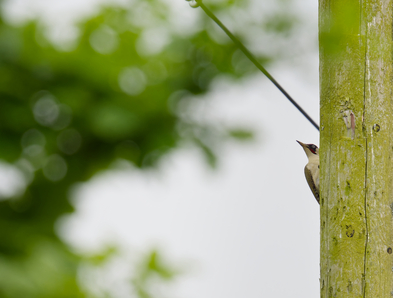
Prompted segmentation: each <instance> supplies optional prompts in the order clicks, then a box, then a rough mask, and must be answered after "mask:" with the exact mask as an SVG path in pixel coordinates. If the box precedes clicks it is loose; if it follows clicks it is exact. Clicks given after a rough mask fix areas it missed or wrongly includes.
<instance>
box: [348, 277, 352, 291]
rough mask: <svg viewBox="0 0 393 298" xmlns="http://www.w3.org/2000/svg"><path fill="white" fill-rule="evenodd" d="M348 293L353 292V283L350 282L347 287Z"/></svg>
mask: <svg viewBox="0 0 393 298" xmlns="http://www.w3.org/2000/svg"><path fill="white" fill-rule="evenodd" d="M347 289H348V293H351V292H352V282H351V281H350V280H348V285H347Z"/></svg>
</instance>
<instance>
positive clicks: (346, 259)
mask: <svg viewBox="0 0 393 298" xmlns="http://www.w3.org/2000/svg"><path fill="white" fill-rule="evenodd" d="M392 11H393V0H378V1H371V0H363V1H362V0H347V1H343V0H319V30H320V31H319V39H320V89H321V141H320V145H321V146H320V147H321V148H320V158H321V165H320V167H321V168H320V170H321V181H320V187H321V264H320V266H321V278H320V287H321V297H326V298H327V297H378V298H382V297H383V298H386V297H393V259H392V258H393V254H392V249H393V181H392V178H393V160H392V155H393V139H392V137H393V102H392V90H393V89H392V85H393V83H392V80H393V76H392V74H393V72H392V63H393V61H392V55H393V47H392V44H393V42H392V34H393V33H392V25H393V19H392V13H393V12H392Z"/></svg>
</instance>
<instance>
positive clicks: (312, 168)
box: [296, 141, 319, 203]
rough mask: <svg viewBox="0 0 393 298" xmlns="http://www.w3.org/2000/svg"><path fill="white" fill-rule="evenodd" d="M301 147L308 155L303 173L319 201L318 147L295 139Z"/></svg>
mask: <svg viewBox="0 0 393 298" xmlns="http://www.w3.org/2000/svg"><path fill="white" fill-rule="evenodd" d="M296 142H298V143H299V144H300V146H302V147H303V149H304V152H306V154H307V157H308V163H307V164H306V166H305V168H304V174H305V175H306V180H307V183H308V185H309V186H310V189H311V191H312V193H313V194H314V197H315V198H316V199H317V202H318V203H319V149H318V147H317V146H316V145H314V144H303V143H302V142H299V141H296Z"/></svg>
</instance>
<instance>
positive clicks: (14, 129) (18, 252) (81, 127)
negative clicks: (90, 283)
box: [0, 0, 289, 298]
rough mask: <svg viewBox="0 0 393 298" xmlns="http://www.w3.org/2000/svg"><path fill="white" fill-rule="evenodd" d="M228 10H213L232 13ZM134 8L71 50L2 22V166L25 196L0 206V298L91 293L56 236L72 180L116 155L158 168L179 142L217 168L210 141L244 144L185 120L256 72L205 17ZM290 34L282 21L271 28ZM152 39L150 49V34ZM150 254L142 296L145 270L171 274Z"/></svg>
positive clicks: (30, 28) (157, 5) (86, 25)
mask: <svg viewBox="0 0 393 298" xmlns="http://www.w3.org/2000/svg"><path fill="white" fill-rule="evenodd" d="M224 2H225V1H221V3H220V5H216V6H214V9H215V10H219V9H224V11H225V9H228V7H230V6H231V5H240V4H239V3H240V2H238V1H227V3H224ZM242 3H245V1H242ZM130 5H131V6H130V8H129V9H125V8H105V9H103V10H102V11H101V13H100V14H99V15H97V16H95V17H93V18H91V19H89V20H86V21H85V22H83V23H82V24H80V30H81V31H80V32H81V34H80V37H79V39H78V41H77V45H76V47H75V48H74V49H72V50H70V51H62V50H59V49H58V47H56V46H55V45H53V44H51V42H49V41H48V40H47V39H46V37H45V35H44V33H43V30H42V28H41V27H39V26H38V25H37V23H36V22H32V23H29V24H26V25H24V26H22V27H12V26H10V25H8V24H6V23H4V22H3V21H2V20H0V97H1V100H0V158H1V159H2V160H4V161H7V162H8V163H11V164H14V165H15V166H17V167H18V168H19V169H20V170H21V171H22V172H23V173H24V175H25V179H26V181H27V187H26V189H25V190H24V191H23V192H22V194H19V195H18V196H16V197H14V198H8V199H4V200H1V201H0V231H1V232H0V235H1V236H0V297H7V298H8V297H9V298H20V297H26V298H28V297H39V298H45V297H87V296H88V294H87V293H85V292H84V291H83V290H81V286H80V284H79V281H78V278H77V270H78V264H79V263H80V261H81V260H82V259H83V257H82V256H78V255H76V254H75V253H73V252H71V251H70V250H69V248H68V247H67V246H66V245H65V244H64V243H62V241H61V240H60V239H59V237H58V235H57V234H56V233H55V231H54V224H55V222H56V220H57V219H58V218H59V217H60V216H62V215H64V214H66V213H70V212H72V211H73V208H72V206H71V205H70V203H69V201H68V196H69V195H68V191H69V188H70V186H71V185H73V184H74V183H76V182H81V181H86V180H88V179H89V178H91V177H92V176H93V175H94V174H95V173H97V172H98V171H101V170H105V169H107V168H108V167H109V166H110V165H111V164H112V163H113V162H114V161H116V160H117V159H125V160H127V161H129V162H130V163H132V164H134V165H135V166H137V167H139V168H145V167H152V166H155V165H156V163H157V161H158V160H159V159H160V158H161V157H162V156H163V155H165V153H167V152H169V151H170V150H172V149H174V148H176V147H177V146H178V145H179V142H180V141H182V140H185V139H186V140H189V141H190V142H193V143H194V144H195V145H196V146H199V147H200V148H201V150H202V151H203V152H204V153H205V155H206V157H207V160H208V162H209V163H210V164H211V165H215V162H216V153H215V148H214V144H212V143H211V140H214V141H215V142H217V140H219V139H220V138H223V139H224V138H225V137H228V136H229V137H233V138H237V139H240V140H242V139H249V138H251V137H252V134H251V133H250V132H249V131H245V130H243V129H241V128H231V129H228V130H227V131H226V132H225V133H221V134H220V133H218V132H217V131H220V130H216V129H215V127H211V126H206V125H205V124H202V123H198V122H196V121H193V120H192V117H188V116H189V115H191V114H192V113H193V111H192V109H190V108H189V107H190V106H191V105H190V104H189V103H192V102H193V101H195V100H205V99H198V98H197V97H195V95H202V94H205V93H206V92H207V91H208V89H209V86H210V85H211V83H212V80H213V79H214V78H215V77H216V76H217V75H220V74H226V75H231V76H233V77H238V78H240V77H242V76H244V75H245V74H249V73H250V72H253V71H255V70H254V69H253V68H252V66H251V64H249V63H247V61H246V62H244V57H243V56H242V55H240V54H239V52H238V51H237V49H236V48H235V46H234V45H233V44H232V43H230V42H228V43H224V44H222V43H221V44H219V43H218V42H217V41H215V40H214V39H213V38H212V37H211V34H209V31H208V29H207V28H209V27H211V23H210V20H208V19H207V18H206V17H202V18H201V20H202V21H201V23H200V29H199V30H196V31H195V32H193V33H190V34H188V35H187V34H176V33H175V32H172V31H171V28H170V26H168V25H167V24H168V19H167V17H168V15H169V14H168V13H167V11H168V7H166V5H165V4H164V2H161V1H159V0H149V1H145V0H140V1H134V2H132V4H130ZM142 6H143V9H144V10H143V9H141V7H142ZM190 9H191V8H190ZM136 11H139V12H141V11H142V12H143V11H144V12H145V13H146V14H147V15H146V16H144V15H142V16H141V15H139V16H138V15H137V14H136V13H135V12H136ZM195 13H201V12H200V11H199V12H198V11H195ZM144 17H146V20H147V21H146V20H145V22H142V19H143V18H144ZM153 24H154V26H153ZM149 26H150V27H152V26H153V27H156V28H160V29H163V30H164V31H165V32H166V34H165V40H164V41H165V43H164V45H163V46H162V47H161V48H159V49H155V48H151V47H152V45H150V44H149V35H148V33H149V31H147V29H148V28H147V27H149ZM288 26H289V23H288V22H287V20H286V19H280V20H278V21H277V22H276V21H272V22H270V23H269V24H268V26H267V27H268V28H267V29H268V30H270V31H271V30H278V31H281V30H284V29H285V30H286V29H288ZM283 27H284V28H283ZM145 39H147V41H148V42H147V43H146V42H145ZM150 39H151V40H150V41H153V42H154V35H153V37H150ZM144 42H145V43H144ZM149 45H150V46H149ZM259 58H260V60H262V61H265V62H267V61H269V60H270V58H269V57H259ZM221 131H222V130H221ZM157 258H158V257H157V253H153V254H152V255H151V256H150V259H149V261H148V262H147V264H148V266H145V269H143V270H142V271H141V272H142V273H141V274H142V275H141V277H140V278H139V279H137V280H135V281H134V285H135V287H136V289H137V291H138V292H139V296H140V297H150V296H149V294H148V290H147V289H146V279H147V278H148V276H149V274H151V272H155V273H157V274H159V275H160V276H162V277H163V278H169V279H170V278H171V277H172V276H173V274H174V273H173V272H171V271H168V270H167V269H166V268H165V267H162V266H161V265H160V264H161V263H160V262H159V261H158V259H157ZM93 259H94V258H93ZM95 259H96V261H100V260H103V259H105V256H96V258H95ZM146 268H147V269H146Z"/></svg>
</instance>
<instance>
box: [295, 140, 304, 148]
mask: <svg viewBox="0 0 393 298" xmlns="http://www.w3.org/2000/svg"><path fill="white" fill-rule="evenodd" d="M296 142H298V143H299V144H300V146H302V147H303V148H307V145H306V144H304V143H302V142H300V141H298V140H296Z"/></svg>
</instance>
